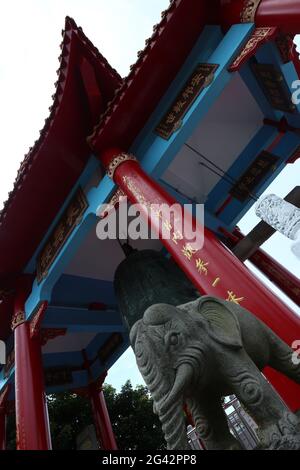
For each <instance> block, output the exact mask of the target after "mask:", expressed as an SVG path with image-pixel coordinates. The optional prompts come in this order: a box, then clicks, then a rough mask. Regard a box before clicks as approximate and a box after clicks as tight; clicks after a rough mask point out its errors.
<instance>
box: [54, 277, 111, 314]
mask: <svg viewBox="0 0 300 470" xmlns="http://www.w3.org/2000/svg"><path fill="white" fill-rule="evenodd" d="M51 302H52V303H53V304H54V305H60V304H63V305H69V306H72V305H74V306H82V307H86V306H88V305H90V304H91V303H96V302H99V303H103V304H105V305H106V306H107V307H109V308H111V309H115V308H116V299H115V293H114V286H113V282H111V281H104V280H101V281H100V280H99V279H93V278H87V277H81V276H73V275H69V274H63V275H62V276H61V277H60V278H59V280H58V281H57V283H56V284H55V286H54V288H53V290H52V294H51Z"/></svg>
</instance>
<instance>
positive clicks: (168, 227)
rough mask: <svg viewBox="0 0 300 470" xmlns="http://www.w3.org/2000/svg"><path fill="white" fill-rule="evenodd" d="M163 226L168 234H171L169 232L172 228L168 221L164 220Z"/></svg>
mask: <svg viewBox="0 0 300 470" xmlns="http://www.w3.org/2000/svg"><path fill="white" fill-rule="evenodd" d="M163 226H164V228H165V229H166V230H167V231H168V232H171V230H172V228H173V227H172V224H171V223H170V222H169V220H164V222H163Z"/></svg>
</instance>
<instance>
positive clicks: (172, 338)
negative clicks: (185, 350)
mask: <svg viewBox="0 0 300 470" xmlns="http://www.w3.org/2000/svg"><path fill="white" fill-rule="evenodd" d="M169 344H171V345H172V346H175V345H176V344H178V334H177V333H172V334H171V335H170V336H169Z"/></svg>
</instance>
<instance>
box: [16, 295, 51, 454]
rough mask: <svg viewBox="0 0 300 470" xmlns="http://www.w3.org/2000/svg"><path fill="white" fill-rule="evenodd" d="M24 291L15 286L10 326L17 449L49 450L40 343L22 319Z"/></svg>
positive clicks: (23, 315)
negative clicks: (13, 343) (13, 359)
mask: <svg viewBox="0 0 300 470" xmlns="http://www.w3.org/2000/svg"><path fill="white" fill-rule="evenodd" d="M26 297H27V293H26V291H25V289H24V288H23V287H21V288H20V289H18V293H17V294H16V300H15V312H14V317H13V324H12V326H13V329H14V337H15V396H16V425H17V449H18V450H49V449H51V437H50V429H49V419H48V410H47V403H46V395H45V390H44V374H43V365H42V353H41V343H40V339H39V338H38V337H36V338H31V335H30V324H29V322H26V321H25V318H24V317H25V314H24V303H25V299H26Z"/></svg>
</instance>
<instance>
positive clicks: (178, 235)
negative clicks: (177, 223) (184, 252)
mask: <svg viewBox="0 0 300 470" xmlns="http://www.w3.org/2000/svg"><path fill="white" fill-rule="evenodd" d="M177 240H183V235H182V233H181V232H180V231H179V230H177V231H176V232H174V233H173V237H172V242H174V243H175V244H176V245H178V243H177Z"/></svg>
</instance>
